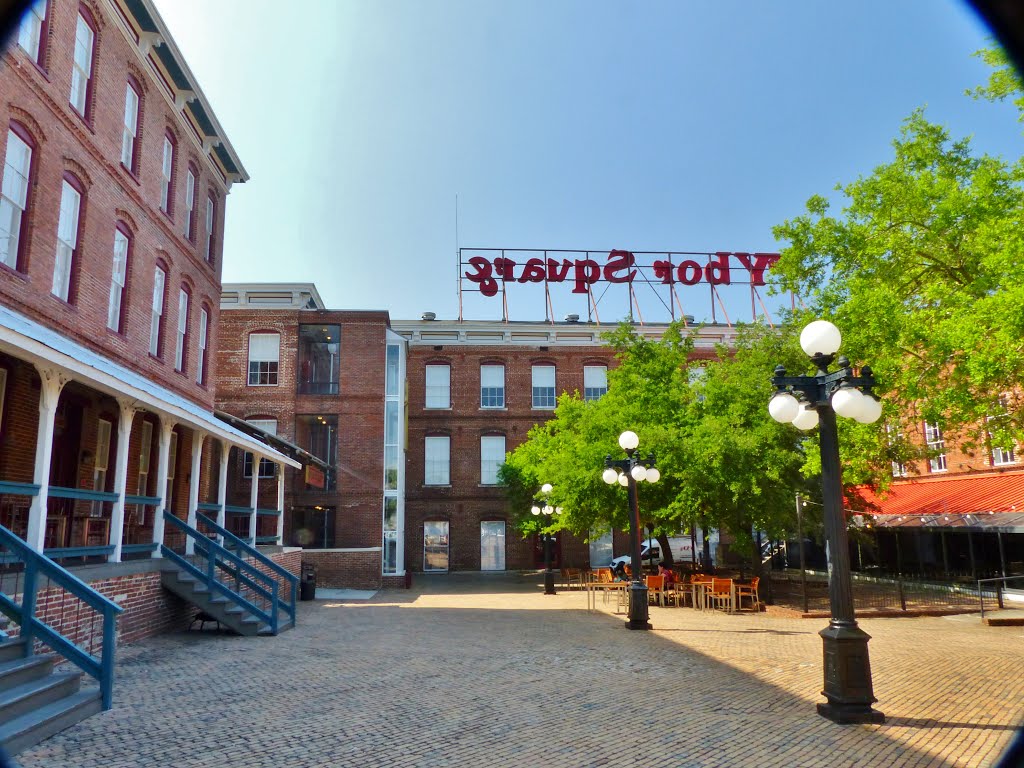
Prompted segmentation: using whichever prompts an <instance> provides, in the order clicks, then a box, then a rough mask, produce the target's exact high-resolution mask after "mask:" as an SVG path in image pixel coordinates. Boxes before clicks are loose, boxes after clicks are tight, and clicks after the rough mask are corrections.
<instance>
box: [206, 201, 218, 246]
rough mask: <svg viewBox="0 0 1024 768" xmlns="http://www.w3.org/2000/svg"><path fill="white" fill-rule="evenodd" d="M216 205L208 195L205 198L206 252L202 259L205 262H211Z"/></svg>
mask: <svg viewBox="0 0 1024 768" xmlns="http://www.w3.org/2000/svg"><path fill="white" fill-rule="evenodd" d="M215 206H216V203H215V202H214V201H213V198H212V197H211V196H209V195H207V197H206V252H205V254H204V258H205V259H206V260H207V261H212V260H213V238H214V234H215V233H214V231H213V228H214V224H216V218H217V212H216V210H215Z"/></svg>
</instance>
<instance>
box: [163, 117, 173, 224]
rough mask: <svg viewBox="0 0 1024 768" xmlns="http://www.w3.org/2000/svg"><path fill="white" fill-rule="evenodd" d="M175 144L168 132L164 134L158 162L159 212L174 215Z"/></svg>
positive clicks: (171, 134)
mask: <svg viewBox="0 0 1024 768" xmlns="http://www.w3.org/2000/svg"><path fill="white" fill-rule="evenodd" d="M176 151H177V142H176V141H175V138H174V134H173V133H171V132H170V131H169V130H168V131H167V132H166V133H165V134H164V144H163V157H162V159H161V161H160V210H161V211H163V212H164V213H166V214H167V215H168V216H171V215H173V213H174V155H175V152H176Z"/></svg>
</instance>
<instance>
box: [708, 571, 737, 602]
mask: <svg viewBox="0 0 1024 768" xmlns="http://www.w3.org/2000/svg"><path fill="white" fill-rule="evenodd" d="M708 600H709V602H711V603H712V604H713V605H714V607H715V608H723V609H725V610H728V609H729V608H730V607H731V604H732V579H715V578H712V579H711V589H710V590H708Z"/></svg>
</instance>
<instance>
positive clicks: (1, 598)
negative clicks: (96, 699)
mask: <svg viewBox="0 0 1024 768" xmlns="http://www.w3.org/2000/svg"><path fill="white" fill-rule="evenodd" d="M0 547H2V548H3V549H4V550H6V553H7V554H9V555H12V556H13V557H14V560H15V562H19V561H20V562H22V563H24V584H23V586H22V589H21V602H20V603H19V602H18V601H17V597H18V589H17V588H15V589H14V590H13V594H12V595H7V594H3V593H0V611H2V612H3V613H4V614H5V615H6V616H7V617H8V618H10V619H11V620H12V621H13V622H15V623H16V624H18V626H19V627H20V634H21V637H22V638H23V639H24V640H25V655H26V656H31V655H32V654H33V653H34V652H35V648H34V644H35V642H36V641H38V642H40V643H43V644H44V645H47V646H49V647H50V648H52V649H53V650H54V651H56V652H57V653H58V654H60V655H61V656H63V657H64V658H65V659H67V660H68V661H70V662H71V663H72V664H74V665H75V666H77V667H78V668H80V669H81V670H82V671H84V672H85V673H86V674H88V675H91V676H92V677H94V678H96V680H97V681H98V682H99V685H100V695H101V698H102V702H103V708H104V709H110V707H111V705H112V702H113V692H114V649H115V646H116V643H117V634H116V631H117V615H118V614H119V613H121V611H123V610H124V609H123V608H121V606H119V605H117V603H114V602H112V601H111V600H108V599H107V598H106V597H104V596H103V595H101V594H100V593H99V592H97V591H96V590H94V589H93V588H92V587H90V586H89V585H88V584H86V583H85V582H84V581H82V580H81V579H79V578H77V577H75V576H72V575H71V574H70V573H68V571H66V570H64V569H63V568H61V567H60V566H59V565H57V563H55V562H53V560H51V559H50V558H48V557H46V556H45V555H41V554H39V553H38V552H36V551H34V550H33V549H32V548H31V547H29V546H28V544H26V543H25V542H24V541H22V540H21V539H20V538H18V537H17V536H15V535H14V534H13V533H12V532H11V531H9V530H7V529H6V528H4V527H3V526H0ZM40 578H46V579H47V580H48V584H47V587H46V588H44V589H43V590H40V584H39V580H40ZM54 585H55V586H54ZM56 588H59V589H63V590H64V591H65V592H67V593H68V594H70V595H73V596H74V597H76V598H78V600H79V601H80V602H81V603H82V604H84V605H85V606H88V607H89V608H91V609H92V610H93V611H94V612H95V613H97V614H99V615H100V616H101V617H102V621H103V626H102V635H101V638H102V639H101V644H100V649H99V653H98V654H96V653H95V652H94V650H95V641H96V635H95V633H94V632H93V631H92V630H93V626H94V625H93V623H92V622H90V623H89V624H88V625H86V624H84V623H83V622H82V621H81V615H80V613H81V606H79V607H78V609H75V610H73V611H70V612H69V613H70V614H72V615H75V616H76V617H75V620H74V623H73V624H71V627H72V628H71V629H70V630H69V629H67V628H65V627H63V626H59V627H54V626H51V623H50V619H51V617H50V616H49V615H48V614H49V613H50V612H51V611H52V613H53V618H57V617H59V618H60V619H63V618H64V615H65V605H64V603H63V600H60V601H54V599H53V598H52V597H51V596H50V595H47V598H46V600H45V602H44V604H43V606H42V611H41V613H42V615H40V614H39V612H37V609H38V608H39V607H40V606H39V604H38V601H37V596H38V594H39V592H40V591H43V592H49V591H51V590H52V589H56ZM58 603H59V604H60V606H61V607H60V608H59V609H58V610H54V609H53V607H52V606H54V605H56V604H58ZM58 611H59V612H58ZM76 614H77V615H76ZM86 627H88V629H87V630H86ZM85 640H88V641H89V649H88V650H86V649H85V648H82V647H81V645H80V644H81V643H83V641H85Z"/></svg>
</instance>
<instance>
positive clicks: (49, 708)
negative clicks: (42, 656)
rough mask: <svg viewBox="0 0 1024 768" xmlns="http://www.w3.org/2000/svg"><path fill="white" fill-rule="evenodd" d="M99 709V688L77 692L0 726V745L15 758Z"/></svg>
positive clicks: (101, 704)
mask: <svg viewBox="0 0 1024 768" xmlns="http://www.w3.org/2000/svg"><path fill="white" fill-rule="evenodd" d="M102 709H103V702H102V699H101V698H100V691H99V689H98V688H89V689H87V690H84V691H77V692H75V693H72V694H71V695H69V696H64V697H63V698H60V699H57V700H56V701H52V702H50V703H48V704H46V705H44V706H42V707H40V708H38V709H34V710H32V711H31V712H27V713H25V714H23V715H21V716H19V717H16V718H14V719H13V720H11V721H9V722H6V723H4V724H3V725H0V744H2V745H3V747H4V749H6V750H7V752H8V753H9V754H12V755H15V754H17V753H18V752H21V751H22V750H24V749H27V748H28V747H31V746H33V745H34V744H38V743H39V742H41V741H42V740H43V739H47V738H49V737H50V736H53V735H54V734H55V733H60V732H61V731H63V730H64V729H65V728H69V727H71V726H72V725H74V724H75V723H77V722H80V721H82V720H84V719H85V718H87V717H89V716H90V715H95V714H96V713H97V712H100V711H101V710H102Z"/></svg>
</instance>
